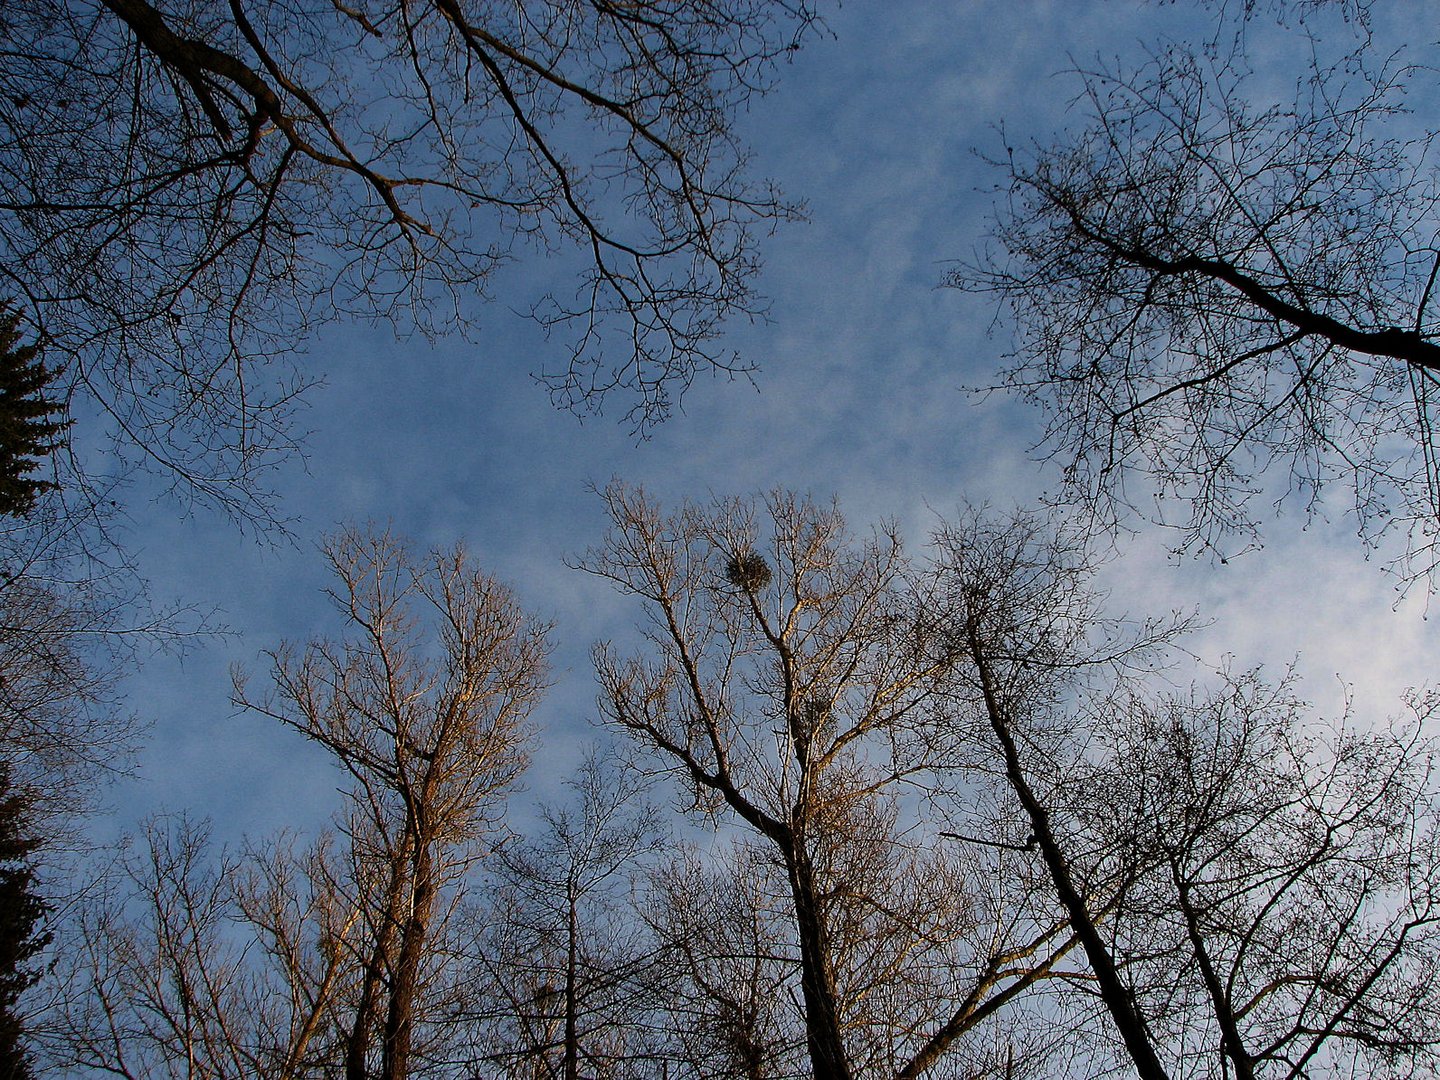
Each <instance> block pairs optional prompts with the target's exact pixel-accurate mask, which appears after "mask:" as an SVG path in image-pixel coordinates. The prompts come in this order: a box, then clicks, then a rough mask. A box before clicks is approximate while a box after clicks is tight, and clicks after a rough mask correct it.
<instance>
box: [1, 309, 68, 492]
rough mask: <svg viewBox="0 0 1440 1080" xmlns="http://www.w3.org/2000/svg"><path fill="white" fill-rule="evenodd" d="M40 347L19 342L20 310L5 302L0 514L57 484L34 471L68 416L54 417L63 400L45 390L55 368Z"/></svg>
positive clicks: (3, 311) (2, 357) (49, 449)
mask: <svg viewBox="0 0 1440 1080" xmlns="http://www.w3.org/2000/svg"><path fill="white" fill-rule="evenodd" d="M38 354H39V348H38V347H37V346H35V345H22V344H21V343H20V315H19V312H17V311H15V309H14V308H12V307H10V306H9V305H6V304H0V514H8V515H10V516H12V517H23V516H25V515H26V514H28V513H29V512H30V510H31V509H32V508H33V507H34V505H35V496H36V495H38V494H39V493H40V492H41V491H44V490H46V489H47V488H53V487H54V486H55V485H54V484H53V483H51V482H50V481H48V480H39V479H36V478H34V477H32V476H31V475H30V474H31V473H33V472H34V471H35V470H36V469H38V468H39V467H40V462H39V460H38V459H39V458H42V457H44V456H46V455H47V454H49V453H51V452H52V451H53V450H54V449H55V445H56V444H55V441H54V440H55V438H56V436H58V435H59V434H60V433H61V432H62V431H64V430H65V428H66V427H68V426H69V424H68V422H66V421H64V420H57V419H53V417H54V415H55V414H56V413H57V412H59V410H60V406H59V405H58V404H57V403H56V402H55V401H54V400H53V399H51V398H47V397H46V396H45V390H46V388H47V387H48V386H49V385H50V383H51V382H52V381H53V380H54V378H55V375H56V372H54V371H52V370H50V369H49V368H47V367H46V366H45V365H44V364H43V363H42V362H41V361H40V360H39V358H38Z"/></svg>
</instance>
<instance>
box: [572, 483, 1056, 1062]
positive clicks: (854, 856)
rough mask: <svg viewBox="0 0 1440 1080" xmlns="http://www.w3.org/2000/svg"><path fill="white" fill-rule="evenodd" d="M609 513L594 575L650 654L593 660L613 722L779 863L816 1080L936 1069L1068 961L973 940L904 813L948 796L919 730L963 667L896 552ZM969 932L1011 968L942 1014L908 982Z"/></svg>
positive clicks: (1023, 941) (761, 505)
mask: <svg viewBox="0 0 1440 1080" xmlns="http://www.w3.org/2000/svg"><path fill="white" fill-rule="evenodd" d="M604 498H605V501H606V505H607V507H608V509H609V511H610V514H611V519H612V522H613V529H612V532H611V534H610V537H609V538H608V540H607V541H606V543H605V544H604V545H603V546H601V547H599V548H596V549H594V550H592V551H591V552H590V553H589V554H588V555H587V556H586V558H585V559H584V560H583V562H582V563H581V565H582V567H583V568H584V569H586V570H588V571H590V572H591V573H594V574H597V575H599V576H602V577H605V578H607V579H609V580H611V581H613V582H615V583H616V585H617V586H618V587H619V588H620V589H621V590H622V591H623V592H626V593H629V594H632V595H634V596H636V597H637V598H639V599H640V600H641V601H642V602H643V604H644V607H645V613H646V623H645V627H646V631H645V632H646V637H647V648H646V651H645V652H643V653H641V654H640V655H637V656H634V657H632V658H628V659H626V658H622V657H620V656H619V655H617V653H616V652H615V651H614V650H613V649H611V648H609V647H607V646H602V647H600V648H599V649H598V650H597V652H596V663H597V669H598V671H599V676H600V682H601V686H602V698H601V702H602V704H601V707H602V710H603V712H604V714H605V716H606V717H607V719H608V720H609V721H610V722H611V723H612V724H613V725H615V726H616V727H617V728H619V729H621V730H624V731H626V732H629V733H630V735H631V736H632V737H633V738H634V739H635V740H636V742H637V744H638V745H639V746H641V747H644V748H648V749H649V751H650V753H651V754H652V755H653V756H654V757H655V758H656V759H657V760H658V761H661V762H663V763H666V765H667V767H668V768H669V769H670V770H671V771H672V773H673V774H674V775H675V776H676V778H677V779H678V781H679V782H680V783H682V784H683V785H685V786H686V788H687V790H688V791H689V793H690V796H689V797H690V800H691V808H692V809H693V810H694V811H696V812H700V813H702V814H706V815H715V816H717V820H728V821H731V822H733V823H735V824H739V825H742V826H744V827H745V828H746V829H748V830H750V831H751V832H753V833H754V834H755V835H756V838H757V839H756V842H757V843H759V844H760V845H761V846H762V847H763V848H764V849H765V850H766V852H767V853H768V858H769V859H771V860H773V862H774V869H775V871H776V873H777V874H778V875H779V880H780V881H783V883H784V889H783V896H784V903H785V906H784V909H783V910H784V911H785V913H786V922H787V923H788V926H787V927H786V929H787V933H788V934H789V935H791V937H790V943H789V947H790V948H791V949H793V953H792V954H791V955H792V956H793V961H792V962H793V964H794V968H795V970H796V973H797V975H798V980H799V995H798V996H799V999H800V1020H801V1026H802V1028H803V1030H804V1033H805V1039H806V1046H807V1051H808V1055H809V1059H810V1061H809V1065H810V1069H811V1071H812V1074H813V1075H814V1076H816V1077H823V1078H827V1080H828V1078H833V1077H848V1076H851V1075H852V1074H854V1072H855V1071H857V1070H861V1069H863V1070H866V1071H879V1072H894V1073H898V1074H901V1075H914V1074H916V1073H918V1072H919V1071H920V1070H921V1069H923V1068H926V1067H929V1066H930V1065H931V1064H933V1063H934V1062H935V1061H936V1060H938V1059H939V1058H940V1057H941V1056H942V1055H943V1054H944V1053H945V1052H946V1051H948V1050H951V1049H954V1048H956V1047H958V1046H959V1045H960V1043H961V1042H962V1040H963V1038H964V1037H965V1036H966V1035H968V1034H969V1033H971V1032H972V1031H974V1030H975V1029H976V1027H977V1026H978V1025H979V1024H981V1023H982V1022H983V1021H984V1020H985V1019H986V1018H988V1017H989V1016H991V1015H993V1014H994V1012H995V1011H997V1010H998V1009H999V1008H1001V1007H1002V1006H1003V1005H1005V1004H1006V1003H1008V1002H1009V1001H1010V1000H1012V999H1013V998H1014V996H1016V995H1017V994H1018V993H1020V992H1021V991H1022V990H1023V989H1025V988H1026V987H1028V986H1029V985H1031V984H1033V983H1034V982H1035V981H1036V980H1037V979H1040V978H1042V977H1044V975H1045V974H1046V973H1047V972H1048V971H1049V970H1050V967H1051V965H1052V964H1053V962H1054V957H1055V955H1056V954H1057V953H1058V954H1061V955H1063V953H1064V952H1065V951H1066V950H1067V949H1068V945H1067V944H1065V943H1064V942H1056V941H1055V940H1054V939H1053V934H1054V928H1053V927H1045V928H1041V929H1038V930H1036V931H1035V934H1034V936H1033V937H1029V938H1026V937H1025V936H1023V935H1022V936H1021V937H1020V940H1019V941H1018V942H1017V941H1016V940H1013V939H1012V938H1011V937H1010V936H1009V932H1008V930H1009V928H1006V927H1003V926H1002V927H1001V928H999V929H998V930H997V929H996V928H994V927H991V926H989V925H988V924H986V923H985V922H984V921H983V920H976V919H975V917H974V915H975V908H976V904H975V903H974V901H973V899H972V896H971V895H970V894H969V893H968V892H967V890H966V888H965V882H963V881H962V880H959V879H958V878H957V877H956V876H955V875H953V874H947V873H944V872H942V871H941V870H940V869H939V868H935V867H933V866H931V865H930V857H929V856H928V855H927V848H928V846H929V845H928V844H927V843H926V839H925V838H926V829H927V827H928V828H931V829H933V828H934V824H933V823H930V824H929V825H927V824H926V823H925V822H923V821H920V820H918V819H917V813H916V808H915V807H913V806H911V805H906V804H905V801H904V800H903V799H902V798H901V797H900V795H901V792H902V791H911V790H916V789H919V788H923V787H925V786H926V784H927V782H928V781H930V780H933V779H934V778H935V777H936V767H937V765H938V764H939V762H940V760H941V759H942V756H943V750H942V748H940V747H939V746H938V745H937V744H936V742H935V741H934V740H932V739H930V738H929V737H928V733H929V732H930V730H931V729H930V728H929V727H928V726H927V723H926V720H927V719H928V713H927V710H928V709H929V708H930V706H931V703H932V697H933V695H934V693H935V691H936V688H937V680H938V678H939V676H940V675H942V674H943V673H945V672H946V671H947V670H948V665H949V663H950V659H949V657H948V656H939V657H936V656H934V655H933V654H932V651H931V650H929V649H928V648H927V647H926V646H927V643H928V640H929V639H928V636H927V635H928V627H927V626H926V625H925V624H924V622H923V621H922V620H920V619H918V618H917V614H916V610H915V606H914V603H913V596H912V593H911V579H910V569H909V566H908V563H907V561H906V559H905V558H904V556H903V554H902V551H901V548H900V542H899V538H898V536H897V535H896V534H895V533H894V531H893V530H887V529H882V530H879V531H877V532H876V533H875V534H874V535H872V536H870V537H868V538H857V537H855V536H854V535H853V534H851V533H850V532H849V531H848V529H847V528H846V526H845V524H844V522H843V520H842V518H841V517H840V515H839V514H838V512H837V511H836V510H834V509H833V508H827V507H821V506H817V505H815V504H814V503H811V502H809V501H807V500H804V499H800V498H797V497H795V496H792V495H788V494H785V493H777V494H774V495H772V496H769V497H768V498H766V499H763V500H758V499H757V500H720V501H717V502H716V503H715V504H714V505H713V506H710V507H699V506H694V505H687V506H685V507H683V508H682V509H681V510H680V511H678V512H677V513H674V514H672V515H669V516H665V515H662V514H661V512H660V511H659V509H658V508H657V507H656V506H655V505H654V504H653V503H651V502H650V501H648V500H647V499H646V498H645V496H644V495H643V494H642V493H640V492H638V491H635V490H631V489H627V488H625V487H622V486H618V485H617V486H612V487H611V488H609V489H608V490H607V491H606V492H605V494H604ZM912 785H913V786H912ZM977 922H978V930H977ZM967 933H977V934H978V936H980V938H981V939H982V940H983V941H985V942H986V944H985V945H983V946H977V947H976V949H975V950H974V952H975V953H976V954H977V955H979V956H990V957H996V958H998V957H999V956H1002V955H1007V954H1010V953H1011V952H1012V951H1013V952H1014V953H1015V956H1014V959H1013V960H1012V961H1008V962H1005V963H997V964H996V965H995V966H994V967H993V968H992V969H990V970H989V971H988V972H983V973H981V977H980V978H979V979H978V980H977V982H976V985H975V988H974V989H975V992H974V993H973V994H969V995H960V996H959V998H958V1000H948V1001H944V1002H938V1001H936V1000H935V999H934V997H933V996H932V993H933V990H934V988H935V984H934V983H933V982H932V981H929V980H927V979H923V978H916V977H915V976H916V973H917V972H922V971H925V970H926V968H927V958H928V959H929V960H933V959H934V957H935V956H936V955H937V954H938V953H943V952H944V950H945V949H946V948H947V947H948V946H949V945H950V944H951V943H953V942H954V941H955V940H956V939H959V938H961V937H964V936H965V935H966V934H967ZM979 966H982V967H983V964H982V965H979ZM970 974H971V975H974V974H975V973H974V972H971V973H970ZM738 1000H740V1001H743V998H742V999H738ZM737 1003H738V1002H737ZM917 1012H918V1013H919V1014H922V1015H923V1020H917ZM743 1013H744V1010H743V1009H742V1015H743ZM902 1021H903V1022H902ZM753 1028H754V1025H753V1024H752V1025H751V1029H753ZM747 1038H749V1036H747Z"/></svg>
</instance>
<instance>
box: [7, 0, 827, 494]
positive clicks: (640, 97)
mask: <svg viewBox="0 0 1440 1080" xmlns="http://www.w3.org/2000/svg"><path fill="white" fill-rule="evenodd" d="M815 19H816V15H815V12H814V11H813V10H812V8H811V6H810V5H809V4H808V3H807V2H806V0H704V2H700V3H694V4H680V5H676V4H670V3H663V2H661V3H653V2H650V0H644V2H641V3H623V4H619V3H608V2H602V3H575V2H572V0H543V2H537V3H526V4H523V5H511V4H500V3H492V2H480V3H462V2H459V0H434V2H431V3H426V4H419V5H417V4H412V3H400V2H391V0H377V2H370V3H362V4H358V5H337V4H330V3H321V2H314V0H286V2H283V3H266V4H255V5H251V6H246V5H243V4H229V5H226V4H221V3H217V2H213V0H173V2H163V3H156V4H152V3H149V2H147V0H95V2H88V0H87V2H83V3H63V2H59V0H22V2H19V3H13V4H9V5H7V6H6V9H5V11H4V13H3V14H0V30H3V33H4V36H5V38H6V39H7V40H8V41H11V42H23V43H24V47H23V48H7V49H6V50H5V51H4V52H3V54H0V180H3V186H4V188H5V192H6V193H5V196H4V198H3V200H0V256H3V259H0V261H3V267H4V269H3V276H4V278H5V286H6V289H7V290H8V291H11V292H13V293H14V294H15V296H16V297H17V301H18V303H19V304H20V306H21V307H22V309H23V312H24V317H25V318H26V319H27V320H28V321H29V322H30V323H31V324H32V325H33V328H34V332H35V333H37V334H38V335H39V336H40V338H41V339H43V341H44V342H45V344H46V347H47V349H49V350H50V355H51V357H52V358H53V360H54V361H55V362H56V363H59V364H62V365H63V366H64V367H65V371H66V386H67V389H68V391H69V393H70V394H72V395H75V404H76V407H77V408H80V407H83V408H85V409H87V410H91V409H98V411H99V412H100V413H101V414H102V415H103V416H104V418H105V420H106V422H107V423H108V425H109V426H110V428H111V429H112V430H113V434H114V435H115V438H116V441H115V444H114V447H115V452H116V453H119V454H120V455H121V456H122V457H125V458H128V459H130V460H132V461H138V462H142V463H144V464H148V465H150V466H153V467H155V468H157V469H159V470H160V471H161V472H162V473H163V474H164V475H165V476H167V477H168V478H169V479H170V480H172V481H173V482H174V483H175V484H176V486H177V487H178V488H179V489H180V490H181V491H183V492H184V493H185V494H187V495H190V496H195V497H198V498H200V499H202V500H204V501H210V502H218V503H220V504H222V505H226V506H229V507H231V508H232V509H236V510H239V511H241V512H242V513H247V514H254V513H256V512H261V513H264V512H266V510H267V504H266V503H265V500H264V498H263V493H264V488H263V486H261V485H260V484H259V479H258V478H259V476H260V475H261V474H263V473H264V471H265V470H266V468H267V467H268V466H271V465H274V464H276V463H277V461H278V460H280V459H282V458H284V457H285V456H286V455H288V454H289V453H290V452H291V451H293V450H294V449H295V440H294V435H293V432H292V427H291V421H292V420H293V415H294V410H295V407H296V404H297V400H298V397H299V395H300V394H301V393H302V391H303V390H304V388H305V387H306V386H307V385H309V384H310V383H313V382H315V381H316V380H317V378H319V376H320V374H321V373H319V372H316V371H314V370H310V369H308V368H307V367H305V366H304V365H303V364H302V363H300V362H299V360H298V354H299V353H300V352H302V351H303V350H304V348H305V346H306V339H307V338H308V336H309V335H310V333H311V332H312V331H313V330H314V328H315V327H317V326H319V325H320V324H322V323H324V322H326V321H328V320H331V319H334V318H337V317H340V316H354V317H357V318H361V319H366V320H382V321H388V322H391V323H394V324H395V325H396V326H397V328H399V329H401V330H402V331H407V330H411V329H414V330H419V331H420V332H422V333H425V334H430V333H438V332H446V331H451V330H457V329H464V328H466V327H472V326H474V324H475V322H476V320H477V317H478V314H479V308H480V305H479V300H480V299H481V298H482V297H483V296H484V294H485V290H486V287H487V282H488V280H489V278H490V276H491V274H492V272H494V271H495V270H496V269H497V268H498V267H499V266H500V265H501V264H503V263H505V262H507V261H509V260H510V259H511V258H513V257H515V256H517V255H520V254H522V253H523V252H525V251H526V250H527V249H529V250H533V251H535V252H537V253H541V254H545V255H550V256H555V255H559V256H561V259H560V260H559V262H560V264H561V265H565V266H567V267H569V268H570V269H571V270H572V271H573V272H574V274H575V279H574V280H575V281H576V284H575V286H574V287H573V289H566V288H564V287H559V286H557V287H556V288H555V289H554V290H553V292H552V293H551V294H550V295H548V296H544V297H539V298H536V299H535V307H534V310H533V314H534V315H535V317H536V318H538V319H539V320H540V321H541V322H542V323H543V324H544V325H545V326H546V327H547V328H549V329H551V330H553V331H555V334H556V337H557V356H558V359H557V360H554V361H547V362H544V363H542V364H541V365H540V366H541V368H542V371H543V374H544V377H545V379H546V381H548V383H549V385H550V388H551V392H552V394H553V395H554V397H555V399H556V400H557V401H558V402H559V403H560V404H562V405H565V406H567V407H569V408H573V409H577V410H583V411H588V410H592V409H595V408H598V407H599V404H600V402H601V399H602V398H605V397H608V396H611V395H612V394H613V395H615V396H617V397H618V398H619V401H618V402H617V404H618V407H619V408H620V409H621V410H622V412H623V414H624V415H625V416H627V417H628V419H629V421H630V422H631V423H632V424H633V426H634V427H635V429H636V430H637V431H643V430H645V429H646V428H647V427H648V426H649V425H651V424H652V423H654V422H655V421H657V420H658V419H660V418H661V417H662V416H664V415H665V414H666V413H667V412H669V410H670V408H671V406H672V404H673V402H674V400H675V398H676V397H677V396H678V395H679V394H680V393H681V392H683V390H684V388H685V387H686V386H688V385H689V383H690V382H691V381H692V380H693V379H694V378H695V377H696V375H697V374H700V373H703V372H705V371H707V370H714V371H722V372H738V371H743V370H746V369H747V368H746V364H745V362H744V361H741V360H739V359H737V358H735V357H734V356H733V355H732V354H731V352H730V351H729V350H727V349H726V348H724V346H723V345H721V343H720V342H719V333H720V328H721V325H722V324H723V322H724V321H725V319H726V318H727V317H729V316H733V315H739V316H755V315H758V314H759V313H760V312H761V310H762V308H763V305H762V302H761V301H760V300H759V299H758V297H757V295H756V293H755V291H754V277H755V274H756V271H757V268H758V258H757V252H756V239H757V236H756V234H757V232H761V231H764V230H766V229H768V228H769V227H770V226H771V225H772V224H773V223H774V222H777V221H781V220H784V219H786V218H789V217H791V216H792V215H793V213H794V208H793V207H792V206H791V205H790V204H788V203H786V202H784V201H783V200H782V199H781V198H780V196H779V195H778V194H777V193H776V192H775V191H774V190H773V189H772V188H771V187H770V186H769V185H767V184H766V183H764V182H763V181H760V180H758V179H756V178H754V177H752V176H751V175H750V172H749V169H748V153H747V151H746V149H745V147H744V146H743V145H742V143H741V142H740V141H739V139H738V138H737V136H736V135H735V133H734V130H733V120H734V117H735V114H736V113H737V112H738V111H740V110H742V109H744V107H745V106H746V103H747V102H748V101H749V100H750V99H751V98H752V97H753V96H754V95H757V94H759V93H762V92H763V91H764V90H765V89H766V87H767V86H768V85H769V83H770V81H771V79H772V77H773V75H774V73H775V70H776V67H777V65H778V64H779V63H780V62H781V61H783V59H784V58H785V57H786V56H787V55H788V54H789V53H790V51H791V50H793V49H795V48H797V47H798V46H799V43H800V42H801V41H802V40H803V39H804V38H805V37H806V35H807V32H808V31H809V30H810V29H811V27H812V26H813V24H814V22H815Z"/></svg>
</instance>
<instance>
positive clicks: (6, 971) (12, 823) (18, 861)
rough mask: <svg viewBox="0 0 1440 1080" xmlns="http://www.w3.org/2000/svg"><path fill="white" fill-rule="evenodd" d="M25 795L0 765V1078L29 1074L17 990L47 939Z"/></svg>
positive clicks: (18, 1079)
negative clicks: (40, 928) (31, 857)
mask: <svg viewBox="0 0 1440 1080" xmlns="http://www.w3.org/2000/svg"><path fill="white" fill-rule="evenodd" d="M28 808H29V800H28V799H27V798H26V797H25V795H24V794H22V793H19V792H16V791H14V790H13V789H12V788H11V786H10V774H9V770H8V769H6V768H0V1080H27V1078H28V1077H30V1076H32V1075H33V1072H32V1070H31V1067H30V1061H29V1057H28V1055H27V1054H26V1052H25V1048H24V1046H23V1044H22V1042H21V1033H22V1031H23V1029H24V1024H23V1020H22V1017H21V1015H20V1013H19V1008H18V1006H19V1001H20V995H21V994H23V993H24V992H25V991H26V990H27V989H29V988H30V986H31V985H33V984H34V983H35V981H36V980H37V979H38V978H39V977H40V973H39V972H38V971H37V970H35V969H34V968H32V967H30V966H29V965H30V961H32V960H34V959H35V957H36V955H37V954H39V953H40V951H41V950H43V949H44V948H45V946H46V945H48V944H49V942H50V935H49V933H46V932H37V927H38V926H39V924H41V922H42V920H43V919H44V916H45V914H46V912H47V911H48V910H49V905H47V904H46V903H45V901H44V900H42V899H41V898H40V896H39V895H37V893H36V891H35V887H36V882H35V870H34V868H33V867H32V866H31V864H30V856H31V855H32V854H33V853H34V851H35V849H36V848H37V847H38V846H39V841H37V840H36V839H34V838H33V837H32V836H30V835H29V830H28V828H27V817H28V815H27V810H28Z"/></svg>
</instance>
